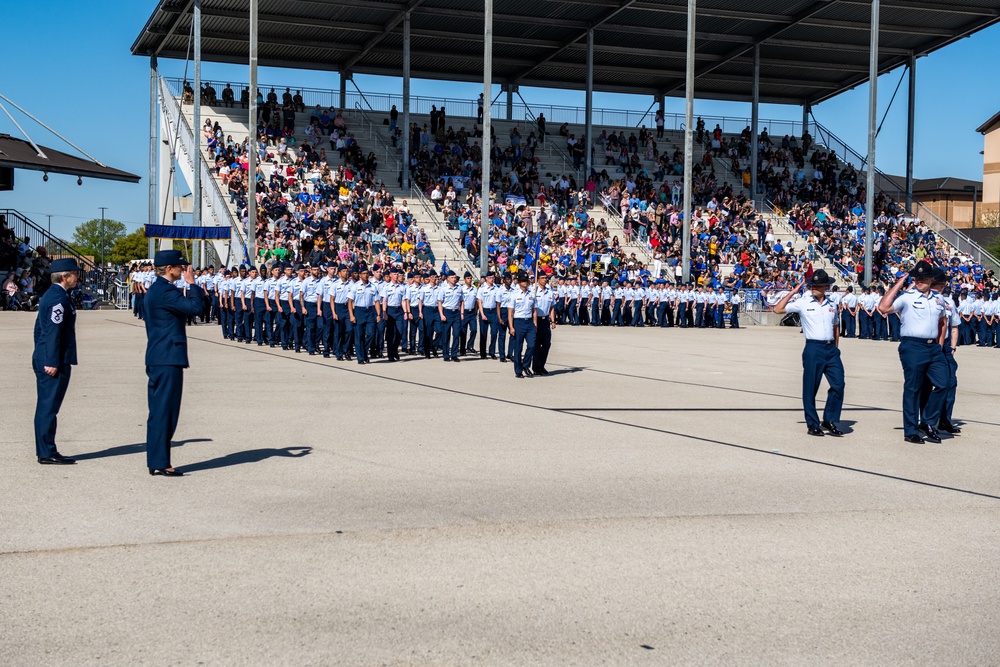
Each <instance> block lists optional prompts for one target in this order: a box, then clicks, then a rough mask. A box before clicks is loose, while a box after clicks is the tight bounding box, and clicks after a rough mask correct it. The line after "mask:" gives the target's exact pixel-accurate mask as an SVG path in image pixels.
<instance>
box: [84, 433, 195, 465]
mask: <svg viewBox="0 0 1000 667" xmlns="http://www.w3.org/2000/svg"><path fill="white" fill-rule="evenodd" d="M192 442H212V439H211V438H189V439H187V440H177V441H175V442H173V443H172V444H171V447H173V448H176V447H182V446H184V445H186V444H189V443H192ZM145 451H146V443H145V442H137V443H135V444H132V445H118V446H117V447H109V448H107V449H102V450H101V451H99V452H87V453H85V454H74V455H73V458H74V459H76V460H77V461H87V460H89V459H103V458H107V457H109V456H124V455H126V454H141V453H143V452H145Z"/></svg>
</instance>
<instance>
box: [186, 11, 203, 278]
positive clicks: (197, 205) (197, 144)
mask: <svg viewBox="0 0 1000 667" xmlns="http://www.w3.org/2000/svg"><path fill="white" fill-rule="evenodd" d="M192 20H193V21H194V26H193V28H194V116H193V118H194V119H193V120H192V121H191V124H192V125H193V127H192V129H193V130H194V149H195V154H194V155H192V156H191V157H192V161H193V162H194V169H193V170H192V171H193V172H194V175H193V177H192V183H191V226H193V227H201V159H202V158H201V151H202V146H203V144H202V143H201V142H202V141H204V139H203V138H202V134H201V102H202V100H201V0H194V6H193V19H192ZM196 247H197V243H192V244H191V255H192V256H191V257H189V258H188V259H189V261H190V262H191V263H192V264H197V263H198V254H197V252H196V250H195V248H196Z"/></svg>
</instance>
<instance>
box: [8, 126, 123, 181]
mask: <svg viewBox="0 0 1000 667" xmlns="http://www.w3.org/2000/svg"><path fill="white" fill-rule="evenodd" d="M39 149H41V152H42V153H43V154H42V155H40V154H39V153H38V151H36V150H35V147H34V146H32V145H31V144H30V143H29V142H27V141H25V140H24V139H19V138H17V137H12V136H10V135H8V134H0V167H7V168H12V169H28V170H33V171H45V172H48V173H50V174H68V175H70V176H79V177H81V178H102V179H105V180H109V181H124V182H126V183H138V182H139V176H136V175H135V174H130V173H129V172H127V171H122V170H120V169H114V168H112V167H107V166H105V165H102V164H99V163H97V162H92V161H90V160H87V159H85V158H81V157H76V156H75V155H69V154H68V153H63V152H62V151H57V150H56V149H54V148H49V147H48V146H39Z"/></svg>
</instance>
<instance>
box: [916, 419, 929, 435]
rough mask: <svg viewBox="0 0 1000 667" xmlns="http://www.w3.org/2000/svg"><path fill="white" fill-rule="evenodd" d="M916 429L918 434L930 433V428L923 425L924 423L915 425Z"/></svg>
mask: <svg viewBox="0 0 1000 667" xmlns="http://www.w3.org/2000/svg"><path fill="white" fill-rule="evenodd" d="M917 429H919V430H920V432H921V433H924V434H927V433H930V432H931V427H930V426H929V425H928V424H925V423H924V422H920V423H919V424H917Z"/></svg>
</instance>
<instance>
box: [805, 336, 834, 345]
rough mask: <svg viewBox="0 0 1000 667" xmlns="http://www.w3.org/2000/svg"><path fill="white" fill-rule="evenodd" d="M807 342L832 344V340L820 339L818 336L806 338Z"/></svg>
mask: <svg viewBox="0 0 1000 667" xmlns="http://www.w3.org/2000/svg"><path fill="white" fill-rule="evenodd" d="M806 342H807V343H815V344H816V345H833V341H832V340H820V339H819V338H806Z"/></svg>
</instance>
